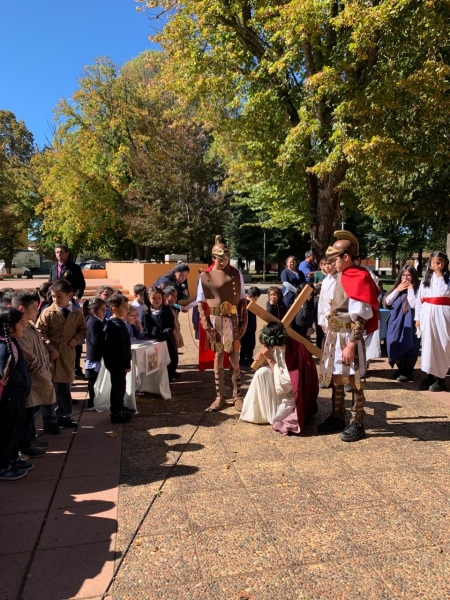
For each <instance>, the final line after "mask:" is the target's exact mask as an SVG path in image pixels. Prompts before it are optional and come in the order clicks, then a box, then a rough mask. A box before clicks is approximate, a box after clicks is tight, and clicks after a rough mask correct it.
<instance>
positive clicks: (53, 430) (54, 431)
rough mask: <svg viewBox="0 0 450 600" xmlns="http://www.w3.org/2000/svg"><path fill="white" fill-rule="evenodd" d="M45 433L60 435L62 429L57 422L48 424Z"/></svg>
mask: <svg viewBox="0 0 450 600" xmlns="http://www.w3.org/2000/svg"><path fill="white" fill-rule="evenodd" d="M44 433H50V435H59V434H60V433H61V429H60V428H59V426H58V425H56V423H55V425H48V426H47V427H45V426H44Z"/></svg>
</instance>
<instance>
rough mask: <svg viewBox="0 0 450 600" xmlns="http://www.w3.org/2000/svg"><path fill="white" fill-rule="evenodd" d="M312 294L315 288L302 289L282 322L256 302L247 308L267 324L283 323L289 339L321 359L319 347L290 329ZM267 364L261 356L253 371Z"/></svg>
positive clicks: (256, 361) (253, 365) (254, 364)
mask: <svg viewBox="0 0 450 600" xmlns="http://www.w3.org/2000/svg"><path fill="white" fill-rule="evenodd" d="M312 292H313V288H312V287H311V286H310V285H305V287H304V288H303V289H302V291H301V292H300V294H299V295H298V296H297V298H296V299H295V302H294V304H293V305H292V306H291V308H290V309H289V310H288V311H287V313H286V314H285V315H284V317H283V318H282V319H281V321H280V319H277V318H276V317H274V316H273V315H271V314H270V312H268V311H267V310H266V309H265V308H262V306H259V304H257V303H256V302H249V304H248V306H247V310H250V311H251V312H252V313H253V314H255V315H256V316H257V317H260V318H261V319H262V320H263V321H266V323H274V322H275V323H281V324H282V325H283V327H284V328H285V329H286V332H287V334H288V336H289V337H291V338H293V339H294V340H296V341H297V342H300V343H301V344H303V345H304V346H305V348H306V349H307V350H308V351H309V352H311V354H314V356H317V358H320V356H321V354H322V352H321V350H320V348H318V347H317V346H315V345H314V344H312V343H311V342H310V341H309V340H307V339H306V338H304V337H303V336H301V335H300V334H299V333H297V332H296V331H294V330H293V329H291V327H290V324H291V323H292V321H293V320H294V319H295V317H296V315H297V313H298V311H299V310H300V309H301V307H302V306H303V305H304V303H305V302H306V301H307V300H309V297H310V296H311V294H312ZM265 362H266V359H265V358H264V356H261V357H260V358H259V359H258V360H255V361H254V362H253V364H252V369H255V370H256V369H259V367H261V366H262V365H263V364H264V363H265Z"/></svg>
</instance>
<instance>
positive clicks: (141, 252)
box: [136, 244, 144, 260]
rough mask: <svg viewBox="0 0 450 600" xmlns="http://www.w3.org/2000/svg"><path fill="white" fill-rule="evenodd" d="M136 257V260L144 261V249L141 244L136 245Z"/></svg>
mask: <svg viewBox="0 0 450 600" xmlns="http://www.w3.org/2000/svg"><path fill="white" fill-rule="evenodd" d="M136 256H137V259H138V260H144V247H143V246H141V244H136Z"/></svg>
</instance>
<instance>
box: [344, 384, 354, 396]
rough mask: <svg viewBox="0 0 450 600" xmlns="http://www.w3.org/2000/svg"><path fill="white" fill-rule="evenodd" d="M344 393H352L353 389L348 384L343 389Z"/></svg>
mask: <svg viewBox="0 0 450 600" xmlns="http://www.w3.org/2000/svg"><path fill="white" fill-rule="evenodd" d="M344 392H347V394H349V393H350V392H353V388H352V386H351V385H350V384H349V383H348V384H347V385H346V386H345V387H344Z"/></svg>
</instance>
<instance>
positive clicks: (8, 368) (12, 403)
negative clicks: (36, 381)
mask: <svg viewBox="0 0 450 600" xmlns="http://www.w3.org/2000/svg"><path fill="white" fill-rule="evenodd" d="M25 327H26V321H25V317H24V316H23V313H21V312H20V310H17V308H6V309H4V310H2V311H0V396H1V401H0V481H15V480H16V479H21V478H22V477H25V475H26V474H27V472H28V471H29V470H30V469H32V468H33V466H34V465H33V463H30V462H28V461H26V460H23V459H20V458H19V440H20V434H21V433H22V428H23V421H24V418H25V405H26V400H27V397H28V395H29V393H30V391H31V378H30V374H29V372H28V369H27V365H26V362H25V358H24V355H23V352H22V348H21V347H20V344H19V342H18V340H19V338H21V337H22V336H23V334H24V331H25Z"/></svg>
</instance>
